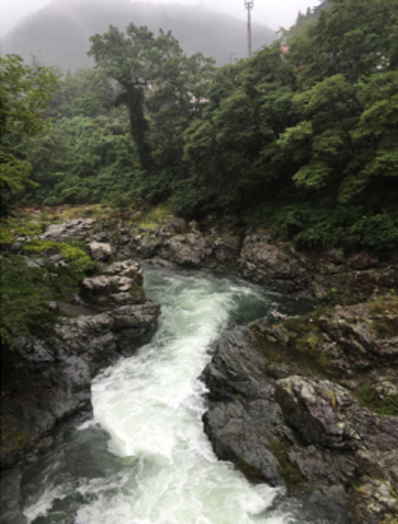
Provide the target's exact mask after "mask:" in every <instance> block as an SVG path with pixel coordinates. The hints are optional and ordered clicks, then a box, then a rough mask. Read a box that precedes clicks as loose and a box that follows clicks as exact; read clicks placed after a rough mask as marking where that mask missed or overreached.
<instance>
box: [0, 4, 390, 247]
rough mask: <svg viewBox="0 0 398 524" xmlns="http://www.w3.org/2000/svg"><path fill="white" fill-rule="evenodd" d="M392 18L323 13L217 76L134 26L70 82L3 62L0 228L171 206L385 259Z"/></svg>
mask: <svg viewBox="0 0 398 524" xmlns="http://www.w3.org/2000/svg"><path fill="white" fill-rule="evenodd" d="M397 8H398V1H397V0H392V1H391V0H383V1H381V2H378V3H377V4H375V3H374V2H372V1H371V0H365V1H362V0H361V1H358V0H348V1H342V0H334V1H333V2H332V5H331V7H330V8H329V9H324V10H318V11H319V12H318V17H317V19H316V20H314V21H313V22H312V23H311V24H309V25H308V27H307V28H306V29H305V30H304V32H303V31H297V33H299V34H297V35H296V36H293V37H291V38H290V40H288V41H287V42H282V41H281V40H278V41H276V42H274V43H273V44H271V45H270V46H266V47H263V48H262V49H261V50H260V51H258V52H256V53H255V54H254V56H253V58H251V59H245V60H240V61H238V62H236V63H234V64H229V65H226V66H223V67H219V68H216V67H215V66H214V61H213V60H212V59H211V58H206V57H204V56H203V55H202V54H200V53H197V54H195V55H193V56H190V57H187V56H186V55H185V54H184V53H183V51H182V50H181V47H180V45H179V42H178V41H177V40H176V39H175V38H174V37H173V35H172V34H171V32H164V31H163V30H160V32H159V34H158V35H155V34H154V33H152V32H150V31H149V30H148V29H147V28H146V27H145V26H140V27H137V26H135V25H134V24H130V25H129V26H128V27H127V29H126V31H125V32H122V31H120V30H119V29H117V28H115V27H113V26H110V27H109V30H108V32H106V33H104V34H102V35H100V34H96V35H93V36H92V37H91V38H90V45H91V47H90V51H89V54H90V56H92V57H93V58H94V61H95V68H94V69H81V70H78V71H77V72H76V73H75V74H64V73H63V72H61V71H60V70H56V69H54V68H46V67H40V66H38V67H37V68H36V69H35V68H31V67H29V66H27V65H25V64H24V63H23V61H22V60H21V59H20V58H19V57H17V56H16V55H7V56H5V57H2V58H1V77H2V87H1V115H2V123H1V127H2V137H1V155H2V158H1V166H2V175H1V177H2V178H1V184H2V209H3V215H4V214H8V213H10V211H11V209H12V208H15V207H16V206H27V205H34V204H36V205H46V206H57V205H62V204H70V205H77V204H95V203H106V204H108V205H111V206H113V207H115V208H125V207H128V206H132V205H134V204H137V203H139V202H146V203H149V204H152V205H157V204H159V203H165V202H167V203H169V204H170V205H171V206H172V208H173V210H174V211H175V213H177V214H179V215H181V216H183V217H185V218H201V217H203V216H204V215H206V214H208V213H215V214H216V215H220V214H225V213H227V214H228V213H229V214H237V215H239V216H240V217H241V218H242V220H243V221H244V222H245V223H249V224H250V223H260V222H265V223H270V224H272V225H273V226H274V227H275V228H276V229H277V230H278V231H279V232H280V234H281V235H282V236H284V237H286V239H288V240H293V241H294V242H295V243H296V244H297V245H298V246H299V247H301V248H325V247H330V246H335V247H341V248H343V249H347V250H350V249H351V250H352V249H358V248H365V249H369V250H371V251H374V252H377V253H379V254H381V255H383V253H388V252H389V251H391V250H393V249H396V248H397V246H398V231H397V229H398V227H397V217H398V211H397V206H396V197H397V174H398V148H397V144H398V125H397V124H398V93H397V87H398V70H397V66H398V9H397ZM300 18H306V17H303V16H301V17H300V16H299V19H298V21H300ZM282 44H283V45H284V46H286V45H288V46H289V51H288V52H283V50H282V49H281V47H282Z"/></svg>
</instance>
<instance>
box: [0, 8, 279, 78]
mask: <svg viewBox="0 0 398 524" xmlns="http://www.w3.org/2000/svg"><path fill="white" fill-rule="evenodd" d="M130 22H133V23H134V24H136V25H146V26H148V27H149V29H150V30H152V31H153V32H155V33H156V34H157V32H158V30H159V29H160V28H161V29H163V30H165V31H167V30H169V29H170V30H171V31H172V32H173V35H174V36H175V37H176V38H177V39H178V40H179V41H180V44H181V47H182V48H183V50H184V51H185V53H186V54H188V55H191V54H194V53H196V52H198V51H200V52H202V53H203V54H204V55H205V56H212V57H213V58H215V59H216V61H217V64H218V65H222V64H225V63H228V62H232V61H234V60H236V59H239V58H244V57H246V56H247V32H246V31H247V28H246V23H245V21H244V20H240V19H237V18H235V17H232V16H229V15H222V14H220V13H216V12H215V11H212V10H210V9H207V8H206V7H204V6H201V5H179V4H151V3H143V2H136V3H131V2H130V1H129V0H117V1H116V2H114V1H110V0H91V1H90V2H87V1H84V0H55V1H53V2H52V3H50V4H49V5H47V6H46V7H44V8H43V9H41V10H40V11H38V12H37V13H35V14H33V15H30V16H28V17H26V18H25V19H24V20H23V21H21V22H20V23H19V24H18V25H17V26H16V27H15V28H14V29H13V30H12V31H11V32H10V33H8V34H7V35H6V36H5V37H4V38H3V39H2V41H1V50H2V53H3V54H5V53H17V54H20V55H21V56H22V57H23V58H24V59H25V60H26V61H27V62H28V63H32V62H35V63H39V64H41V65H56V66H58V67H60V68H61V69H64V70H70V71H74V70H76V69H77V68H79V67H84V66H90V65H92V64H93V62H92V59H91V58H89V57H88V56H87V51H88V49H89V46H90V42H89V37H90V36H91V35H93V34H95V33H103V32H105V31H107V30H108V27H109V25H110V24H112V25H115V26H117V27H119V28H120V29H122V30H123V29H125V27H126V26H127V25H128V24H129V23H130ZM274 38H275V33H274V31H272V30H271V29H269V28H267V27H266V26H262V25H260V24H253V49H259V48H261V47H262V46H263V45H266V44H269V43H270V42H271V41H272V40H273V39H274Z"/></svg>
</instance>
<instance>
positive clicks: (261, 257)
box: [239, 234, 310, 293]
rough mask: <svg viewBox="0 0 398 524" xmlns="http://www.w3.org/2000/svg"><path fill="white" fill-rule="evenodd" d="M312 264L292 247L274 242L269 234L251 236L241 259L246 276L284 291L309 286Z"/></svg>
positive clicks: (240, 264) (293, 291) (287, 291)
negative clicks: (309, 266) (309, 267)
mask: <svg viewBox="0 0 398 524" xmlns="http://www.w3.org/2000/svg"><path fill="white" fill-rule="evenodd" d="M308 265H309V262H308V261H307V260H305V259H304V257H302V256H300V255H299V254H298V253H297V252H296V251H295V250H294V249H293V247H292V246H288V245H287V244H280V245H278V244H277V245H275V244H272V243H271V238H270V236H269V235H267V234H254V235H248V236H247V237H246V238H245V241H244V244H243V248H242V251H241V253H240V258H239V266H240V270H241V273H242V275H243V276H244V277H246V278H250V279H251V280H254V281H255V282H257V283H259V284H264V285H266V286H267V287H269V288H270V289H273V290H276V291H280V292H284V293H297V292H300V291H303V290H306V289H307V288H308V287H309V285H310V282H309V272H308Z"/></svg>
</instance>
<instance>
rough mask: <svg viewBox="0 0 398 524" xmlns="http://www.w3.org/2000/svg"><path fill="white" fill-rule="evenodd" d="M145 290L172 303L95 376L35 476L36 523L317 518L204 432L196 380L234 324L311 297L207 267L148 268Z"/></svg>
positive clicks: (300, 306)
mask: <svg viewBox="0 0 398 524" xmlns="http://www.w3.org/2000/svg"><path fill="white" fill-rule="evenodd" d="M145 289H146V292H147V295H148V297H150V298H151V299H153V300H154V301H156V302H159V303H160V304H161V305H162V315H161V317H160V320H159V328H158V331H157V333H156V335H155V337H154V338H153V340H152V342H151V343H150V344H148V345H146V346H144V347H142V348H141V349H140V350H139V352H138V354H137V355H135V356H133V357H131V358H124V359H120V360H119V361H118V363H117V364H116V365H115V366H113V367H111V368H108V369H106V370H105V371H104V372H103V373H101V374H100V375H99V376H98V377H97V378H96V379H95V381H94V383H93V385H92V401H93V408H94V416H93V418H92V419H91V420H89V421H86V422H83V423H80V425H78V426H77V427H76V425H75V426H73V427H72V426H69V427H67V428H65V429H64V430H63V431H61V432H59V434H58V435H57V437H56V439H55V445H54V446H53V449H52V450H51V451H49V452H47V453H46V454H45V455H44V456H43V457H42V458H41V459H40V461H39V462H38V463H36V464H34V465H33V466H31V467H30V468H29V470H28V471H27V472H26V474H25V477H24V481H23V490H22V492H23V505H24V514H25V515H26V517H27V518H28V522H29V523H30V524H251V523H256V524H265V523H267V524H293V523H300V524H302V523H307V522H311V523H313V522H317V521H315V520H308V519H307V518H304V517H303V516H300V508H299V507H298V505H296V506H295V505H291V506H286V503H284V504H282V505H281V504H279V503H278V500H280V498H281V497H280V496H279V495H281V491H280V490H279V489H275V488H271V487H269V486H267V485H252V484H250V483H249V482H248V481H247V480H246V479H245V478H244V477H243V476H242V475H241V474H240V473H239V472H238V471H236V470H235V469H234V467H233V466H232V465H231V464H228V463H226V462H221V461H218V460H217V458H216V456H215V455H214V453H213V451H212V449H211V445H210V443H209V442H208V440H207V437H206V435H205V434H204V432H203V427H202V421H201V417H202V414H203V412H204V411H205V409H206V406H205V400H204V397H203V393H204V386H203V384H202V383H201V382H200V381H199V380H198V376H199V375H200V373H201V372H202V370H203V368H204V367H205V365H206V363H207V362H208V360H209V359H210V355H209V352H208V348H209V345H210V344H211V342H212V341H214V339H215V338H216V337H217V335H218V333H219V332H220V329H222V327H223V326H225V325H226V324H227V322H228V321H234V322H244V321H248V320H253V319H255V318H258V317H260V316H269V317H272V316H273V315H284V314H300V313H302V312H304V311H305V310H306V308H308V304H304V303H302V302H301V301H298V300H295V299H292V298H287V297H282V296H280V295H277V294H273V293H266V292H264V291H263V290H262V289H261V288H259V287H257V286H255V285H252V284H249V283H247V282H244V281H241V280H239V279H236V278H227V277H218V276H215V275H211V274H209V273H204V272H183V271H179V272H175V271H170V270H165V269H154V268H149V269H147V270H146V271H145ZM307 310H308V309H307ZM318 522H319V524H320V521H318ZM331 522H332V521H331Z"/></svg>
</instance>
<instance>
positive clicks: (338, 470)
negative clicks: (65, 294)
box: [2, 217, 398, 524]
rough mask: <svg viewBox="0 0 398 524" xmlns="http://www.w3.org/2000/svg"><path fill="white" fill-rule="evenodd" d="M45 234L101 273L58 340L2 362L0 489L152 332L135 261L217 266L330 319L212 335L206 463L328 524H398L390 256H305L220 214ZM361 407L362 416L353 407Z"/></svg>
mask: <svg viewBox="0 0 398 524" xmlns="http://www.w3.org/2000/svg"><path fill="white" fill-rule="evenodd" d="M41 238H42V239H43V240H51V241H62V240H65V239H70V238H74V239H79V240H80V241H83V242H85V243H86V244H87V249H88V251H89V253H90V255H91V257H92V258H93V259H95V260H97V261H98V263H99V265H100V272H99V274H98V275H96V276H93V277H91V278H86V279H85V280H84V281H83V282H82V285H81V289H80V292H79V294H78V295H75V296H74V297H73V298H72V299H71V300H69V301H68V302H64V303H57V304H54V307H57V308H58V309H59V310H60V311H61V312H62V313H63V314H64V315H65V317H64V321H63V322H62V323H60V325H59V327H58V330H57V333H58V335H57V336H56V338H55V339H53V340H51V341H49V344H48V343H47V344H44V343H43V342H42V341H39V340H35V341H31V340H27V341H25V342H24V344H25V349H26V351H25V354H24V357H23V359H22V362H21V361H18V362H10V363H9V366H10V371H9V372H8V373H7V376H5V380H4V382H3V384H2V391H4V392H5V396H4V397H3V398H2V417H8V419H9V421H10V424H9V427H10V428H11V429H10V432H9V433H10V435H11V437H12V438H11V440H10V445H8V446H7V443H6V445H5V446H4V439H3V445H2V467H3V468H4V471H3V473H4V475H3V481H2V482H3V484H4V483H5V485H7V486H8V487H9V489H11V487H10V486H14V487H15V486H17V485H18V479H19V478H20V469H18V468H15V467H14V468H11V466H15V465H16V464H18V463H19V464H20V465H21V467H22V464H23V463H26V462H27V461H30V460H34V459H35V455H36V454H37V453H38V452H41V451H43V450H45V449H46V448H47V447H48V446H50V445H51V438H52V437H51V432H52V430H53V428H54V427H55V426H56V425H57V424H59V423H60V422H61V421H62V420H65V419H66V418H67V417H70V416H71V415H73V414H74V413H77V412H79V411H80V410H82V409H89V407H90V381H91V378H92V377H93V376H95V374H96V373H97V372H98V371H99V370H100V369H101V368H103V367H104V366H107V365H110V364H111V363H112V362H114V361H115V360H116V359H117V358H119V357H120V355H125V354H127V352H130V351H132V350H134V349H135V348H138V347H139V346H140V345H142V344H144V343H145V342H146V341H148V340H149V339H150V337H151V335H152V334H153V332H154V330H155V329H156V319H157V317H158V315H159V314H160V308H159V306H158V305H157V304H154V303H152V302H151V301H148V300H147V299H146V298H145V292H144V282H143V277H142V271H141V269H140V265H139V263H141V262H144V263H147V264H156V265H163V266H171V267H173V266H174V265H175V266H176V267H177V266H182V267H187V268H207V269H211V270H214V271H225V270H226V269H227V270H228V271H239V272H240V273H241V274H242V275H243V276H244V277H245V278H247V279H250V280H252V281H254V282H256V283H259V284H260V285H262V286H264V287H266V288H268V289H271V290H273V291H276V292H281V293H286V294H294V295H297V296H301V297H307V298H311V299H314V300H316V301H320V302H323V304H329V307H328V308H326V309H324V310H323V311H322V310H320V311H317V312H314V314H313V315H311V316H309V317H308V318H305V319H289V318H288V319H286V320H283V321H281V322H278V323H276V322H273V323H267V322H265V321H263V320H261V319H259V320H258V321H256V322H254V323H253V324H251V325H250V326H236V327H233V328H230V329H228V330H227V331H226V332H224V333H223V334H222V335H221V336H220V339H219V340H218V342H217V344H216V345H215V347H214V348H212V349H211V351H212V353H213V359H212V362H211V363H210V364H209V365H208V367H207V368H206V370H205V371H204V372H203V375H202V378H203V380H204V381H205V383H206V385H207V387H208V389H209V393H208V397H209V409H208V411H207V413H206V414H205V415H204V427H205V431H206V433H207V434H208V436H209V438H210V441H211V442H212V445H213V448H214V450H215V452H216V454H217V456H218V457H219V458H220V459H225V460H230V461H232V462H234V463H235V464H236V465H237V467H238V468H240V469H242V471H244V472H245V474H246V475H247V476H248V477H249V478H250V479H252V480H254V481H266V482H267V483H270V484H271V485H282V484H286V485H287V487H288V490H289V492H290V494H291V495H294V496H297V497H300V499H301V500H302V501H303V504H305V503H306V501H308V500H312V501H314V500H316V503H317V504H319V506H320V507H324V508H325V509H324V512H325V514H327V513H329V515H330V513H332V514H333V515H335V521H336V523H337V522H353V523H357V522H362V521H363V522H366V523H369V524H373V523H375V524H376V523H379V522H390V523H392V522H396V515H397V514H398V500H397V490H398V470H397V465H398V456H397V449H398V418H397V416H396V415H397V411H396V409H397V402H398V400H397V399H398V389H397V384H398V372H397V364H398V325H397V319H398V306H397V299H396V296H395V295H394V292H393V290H395V289H397V288H398V264H397V260H396V259H394V258H390V259H389V260H385V261H380V260H379V259H378V258H377V257H374V256H372V255H369V254H367V253H359V254H355V255H352V256H350V257H349V258H347V259H345V258H344V256H343V255H342V254H341V253H339V252H338V251H337V250H329V251H326V252H324V253H321V254H318V253H301V252H298V251H297V250H296V249H295V248H294V247H293V246H292V245H291V244H289V243H285V242H280V241H278V240H277V239H275V238H274V237H273V235H272V233H271V232H269V231H267V230H249V231H248V230H246V229H244V228H243V227H241V225H240V224H239V222H238V221H236V220H234V219H233V218H232V217H230V218H226V219H224V220H223V221H219V222H213V221H211V220H208V221H204V222H203V223H201V224H199V223H196V222H191V223H189V224H188V223H186V222H185V221H183V220H182V219H178V218H169V219H168V220H166V221H164V222H163V223H161V224H159V225H156V226H154V227H153V226H151V227H137V226H136V225H135V224H126V223H123V222H122V221H120V222H118V223H117V224H109V223H106V222H103V221H101V220H93V219H77V220H72V221H69V222H65V223H62V224H53V225H50V226H49V227H48V228H47V229H46V230H45V231H44V232H43V234H42V235H41ZM25 240H26V239H24V238H21V239H19V240H18V242H19V243H20V244H23V242H24V241H25ZM14 249H18V245H16V246H14ZM57 263H62V260H58V262H57ZM354 302H356V303H354ZM333 303H339V305H336V306H333ZM361 394H362V397H361ZM364 396H367V400H368V401H369V402H368V404H369V406H368V408H365V407H363V406H362V404H363V402H362V404H361V403H360V402H359V400H358V399H357V398H356V397H358V398H359V399H360V400H364V398H363V397H364ZM369 399H370V400H369ZM369 407H372V409H369ZM13 421H14V426H15V427H13V426H12V424H13ZM16 421H17V422H18V423H17V422H16ZM16 440H17V441H18V442H19V444H18V445H17V446H15V441H16ZM5 498H6V499H8V501H9V500H10V497H9V495H7V494H6V495H5ZM17 506H18V504H17V500H15V497H14V505H13V504H11V505H10V504H8V506H7V508H8V509H7V511H8V512H9V513H8V514H7V512H6V513H5V514H4V515H5V516H2V522H4V523H5V522H23V520H21V519H22V517H21V516H19V517H16V516H15V515H16V514H17V513H15V512H17V510H18V508H17ZM7 515H8V516H7ZM9 515H14V516H13V517H12V519H13V520H12V519H11V520H10V517H9ZM17 518H18V519H20V520H17ZM4 519H6V520H4ZM7 519H8V520H7Z"/></svg>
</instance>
